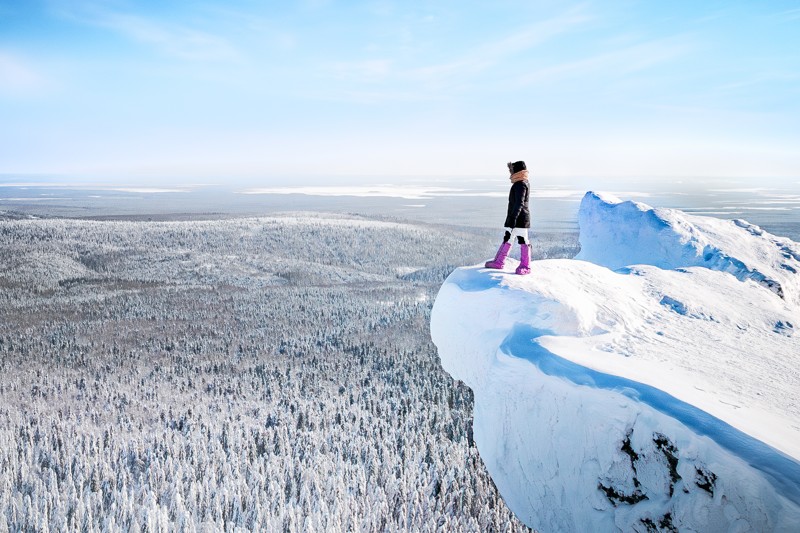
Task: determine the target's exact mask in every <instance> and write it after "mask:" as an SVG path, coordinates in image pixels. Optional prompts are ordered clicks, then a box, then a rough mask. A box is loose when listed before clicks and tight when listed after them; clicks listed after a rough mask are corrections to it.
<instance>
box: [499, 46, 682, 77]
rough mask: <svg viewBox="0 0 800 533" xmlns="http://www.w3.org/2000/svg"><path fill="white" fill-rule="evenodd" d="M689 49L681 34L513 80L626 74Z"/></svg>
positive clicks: (543, 69) (563, 64)
mask: <svg viewBox="0 0 800 533" xmlns="http://www.w3.org/2000/svg"><path fill="white" fill-rule="evenodd" d="M690 50H691V46H690V45H689V44H688V42H686V41H684V40H683V39H680V38H668V39H660V40H656V41H649V42H645V43H639V44H635V45H632V46H628V47H625V48H622V49H619V50H613V51H611V52H606V53H602V54H597V55H594V56H591V57H587V58H584V59H579V60H576V61H571V62H566V63H561V64H558V65H554V66H549V67H544V68H541V69H539V70H536V71H534V72H532V73H530V74H526V75H524V76H520V77H519V78H517V79H516V81H515V82H514V83H513V85H514V86H516V87H520V86H525V85H536V84H545V83H552V82H557V81H563V80H565V79H569V78H576V77H582V76H587V75H592V74H596V73H603V74H607V73H612V74H614V75H620V74H629V73H632V72H637V71H640V70H644V69H647V68H650V67H652V66H655V65H657V64H660V63H664V62H667V61H671V60H674V59H676V58H678V57H681V56H683V55H685V54H686V53H687V52H689V51H690Z"/></svg>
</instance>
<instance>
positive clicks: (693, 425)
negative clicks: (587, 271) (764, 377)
mask: <svg viewBox="0 0 800 533" xmlns="http://www.w3.org/2000/svg"><path fill="white" fill-rule="evenodd" d="M482 277H485V278H489V276H482ZM498 283H499V281H498ZM459 286H460V285H459ZM473 290H477V289H473ZM546 334H548V332H546V331H541V330H537V329H535V328H533V327H531V326H528V325H524V324H518V325H516V326H515V327H514V328H513V330H512V331H511V333H510V334H509V335H508V337H506V339H505V340H504V341H503V343H502V345H501V346H500V348H501V349H502V350H503V351H504V352H505V353H507V354H509V355H512V356H515V357H519V358H521V359H525V360H527V361H530V362H531V363H533V364H534V365H535V366H536V367H537V368H538V369H539V370H541V371H542V372H543V373H545V374H547V375H548V376H553V377H558V378H562V379H565V380H567V381H570V382H572V383H574V384H576V385H581V386H585V387H592V388H596V389H603V390H609V391H613V392H617V393H620V394H622V395H624V396H627V397H628V398H631V399H632V400H635V401H638V402H642V403H644V404H646V405H649V406H650V407H652V408H653V409H655V410H657V411H659V412H661V413H663V414H665V415H667V416H670V417H672V418H674V419H676V420H678V421H679V422H681V423H683V424H684V425H685V426H687V427H688V428H690V429H691V430H692V431H694V432H695V433H697V434H699V435H704V436H707V437H709V438H710V439H712V440H713V441H714V442H716V443H717V444H719V445H720V446H722V447H723V448H725V449H726V450H728V451H729V452H731V453H733V454H734V455H736V456H737V457H739V458H741V459H742V460H743V461H745V462H746V463H747V464H749V465H750V466H752V467H753V468H755V469H757V470H760V471H761V472H763V473H764V474H765V476H766V478H767V479H768V480H769V481H770V482H771V483H772V484H773V485H774V486H775V487H776V489H777V490H778V492H779V493H781V494H783V495H784V496H785V497H787V498H788V499H789V500H791V501H793V502H794V503H796V504H799V505H800V463H798V462H797V461H795V460H794V459H792V458H791V457H789V456H788V455H786V454H784V453H783V452H781V451H779V450H776V449H775V448H772V447H771V446H769V445H767V444H765V443H763V442H761V441H760V440H758V439H755V438H753V437H751V436H750V435H747V434H746V433H744V432H742V431H740V430H738V429H736V428H734V427H733V426H731V425H730V424H728V423H726V422H724V421H722V420H720V419H719V418H716V417H714V416H712V415H710V414H708V413H706V412H705V411H702V410H700V409H698V408H697V407H695V406H693V405H691V404H688V403H686V402H683V401H681V400H679V399H677V398H675V397H674V396H671V395H669V394H667V393H666V392H664V391H662V390H659V389H657V388H655V387H651V386H650V385H645V384H643V383H638V382H636V381H633V380H630V379H626V378H622V377H619V376H614V375H611V374H604V373H602V372H597V371H595V370H591V369H589V368H586V367H584V366H581V365H579V364H576V363H573V362H571V361H568V360H567V359H564V358H563V357H559V356H557V355H555V354H554V353H552V352H551V351H549V350H547V349H546V348H544V347H543V346H541V345H540V344H539V343H538V342H535V339H536V338H537V337H541V336H542V335H546Z"/></svg>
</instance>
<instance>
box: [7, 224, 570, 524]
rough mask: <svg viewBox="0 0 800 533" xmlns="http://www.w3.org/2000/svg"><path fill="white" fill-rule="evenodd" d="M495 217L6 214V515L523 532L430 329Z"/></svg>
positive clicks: (542, 242) (559, 240)
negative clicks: (425, 220) (441, 292)
mask: <svg viewBox="0 0 800 533" xmlns="http://www.w3.org/2000/svg"><path fill="white" fill-rule="evenodd" d="M495 233H496V232H492V233H491V234H489V233H486V234H480V232H478V231H468V230H465V229H462V230H458V229H453V228H449V227H437V226H423V225H411V224H404V223H397V222H391V221H374V220H366V219H363V218H360V217H357V216H343V215H319V214H298V215H297V216H280V217H271V218H250V219H230V220H206V221H163V222H148V221H87V220H67V219H39V220H28V219H17V218H15V217H5V218H3V219H2V220H0V371H1V372H2V378H0V531H3V530H9V531H19V530H30V531H64V530H82V531H114V530H133V531H136V530H146V531H167V530H175V531H201V530H209V531H211V530H213V531H222V530H224V531H234V530H261V531H285V532H293V531H409V530H413V531H431V530H441V529H446V530H449V531H524V530H527V528H526V527H525V526H524V525H523V524H522V523H521V522H519V521H517V520H516V519H515V517H514V516H513V515H512V514H511V512H510V511H509V510H508V508H507V507H506V506H505V505H504V503H503V501H502V500H501V499H500V497H499V495H498V493H497V491H496V489H495V487H494V485H493V483H492V481H491V479H490V477H489V475H488V474H487V472H486V470H485V468H484V466H483V463H482V461H481V458H480V457H479V455H478V452H477V449H476V447H475V445H474V442H473V440H472V434H471V427H472V424H471V422H472V421H471V413H472V395H471V392H470V390H469V389H468V388H467V387H465V386H464V385H462V384H459V383H456V382H454V381H453V380H452V379H451V378H450V377H449V376H448V375H447V374H446V373H444V371H443V370H442V369H441V367H440V364H439V360H438V357H437V353H436V349H435V347H434V346H433V345H432V344H431V342H430V336H429V331H428V323H429V316H430V307H431V303H432V300H433V298H434V296H435V294H436V291H437V290H438V288H439V286H440V285H441V283H442V281H443V280H444V279H445V277H446V276H447V274H448V273H449V272H450V271H451V270H452V269H453V268H454V267H455V266H457V265H463V264H471V263H476V262H478V261H482V260H485V259H486V258H487V257H488V256H490V255H492V254H493V253H494V251H495V249H496V245H497V242H496V240H497V239H496V237H497V235H495ZM534 241H535V243H536V244H535V250H534V251H535V256H537V257H572V256H573V255H574V254H575V253H576V252H577V239H576V238H575V236H571V235H567V236H565V235H536V236H535V238H534Z"/></svg>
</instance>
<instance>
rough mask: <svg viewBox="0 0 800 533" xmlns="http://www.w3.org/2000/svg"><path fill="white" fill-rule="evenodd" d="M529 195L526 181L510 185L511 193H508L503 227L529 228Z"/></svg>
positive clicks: (529, 188) (529, 190)
mask: <svg viewBox="0 0 800 533" xmlns="http://www.w3.org/2000/svg"><path fill="white" fill-rule="evenodd" d="M530 193H531V187H530V184H529V183H528V180H523V181H518V182H516V183H514V184H513V185H511V191H510V192H509V193H508V214H507V215H506V223H505V224H504V227H506V228H530V227H531V212H530V210H529V209H528V198H529V196H530Z"/></svg>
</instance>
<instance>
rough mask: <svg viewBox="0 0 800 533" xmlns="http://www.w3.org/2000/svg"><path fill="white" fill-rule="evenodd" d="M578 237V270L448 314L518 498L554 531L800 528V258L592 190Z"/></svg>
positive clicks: (453, 294)
mask: <svg viewBox="0 0 800 533" xmlns="http://www.w3.org/2000/svg"><path fill="white" fill-rule="evenodd" d="M579 223H580V228H581V235H580V243H581V252H580V253H579V254H578V256H577V257H576V258H575V259H573V260H566V259H564V260H543V261H535V262H534V263H533V264H532V272H531V274H530V275H529V276H516V275H514V274H513V267H514V266H515V265H508V266H507V268H506V269H505V270H503V271H493V270H488V269H485V268H482V267H481V266H474V267H465V268H459V269H457V270H456V271H454V272H453V273H452V274H451V275H450V277H449V278H448V279H447V281H446V282H445V283H444V285H443V286H442V288H441V290H440V292H439V294H438V296H437V299H436V302H435V304H434V308H433V312H432V316H431V334H432V337H433V341H434V343H435V344H436V345H437V347H438V349H439V355H440V357H441V361H442V365H443V366H444V368H445V369H446V370H447V371H448V372H449V373H450V374H451V375H452V376H453V377H454V378H456V379H459V380H462V381H464V382H465V383H466V384H467V385H468V386H469V387H470V388H472V390H473V391H474V394H475V408H474V409H475V413H474V434H475V441H476V444H477V446H478V449H479V451H480V453H481V456H482V457H483V459H484V462H485V463H486V466H487V468H488V469H489V472H490V473H491V475H492V478H493V479H494V481H495V483H496V485H497V487H498V489H499V490H500V493H501V494H502V496H503V498H504V500H505V501H506V502H507V504H508V505H509V507H510V508H511V509H512V510H513V511H514V512H515V513H516V514H517V516H519V517H520V519H522V520H523V521H524V522H525V523H526V524H528V525H529V526H531V527H534V528H536V529H539V530H541V531H575V530H589V529H590V528H591V529H600V530H613V529H615V528H619V529H622V530H625V531H631V530H633V531H637V530H639V531H647V530H661V529H663V530H667V529H669V528H670V527H674V528H678V529H681V530H683V529H695V530H703V531H737V530H771V531H797V530H798V527H800V392H799V391H798V387H797V382H798V381H797V380H798V375H799V373H798V370H797V368H798V367H799V365H798V363H800V332H798V331H797V328H798V326H800V324H798V318H799V317H800V246H798V244H797V243H794V242H792V241H791V240H788V239H784V238H780V237H776V236H774V235H771V234H769V233H767V232H765V231H763V230H761V229H760V228H758V227H757V226H754V225H752V224H749V223H747V222H745V221H741V220H737V221H727V220H720V219H715V218H709V217H701V216H692V215H688V214H686V213H683V212H681V211H678V210H673V209H653V208H651V207H649V206H646V205H644V204H641V203H636V202H623V201H620V200H618V199H616V198H614V197H612V196H609V195H603V194H598V193H593V192H589V193H587V194H586V195H585V196H584V198H583V201H582V202H581V207H580V212H579ZM534 246H535V243H534Z"/></svg>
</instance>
